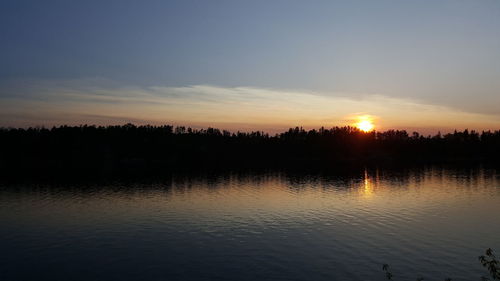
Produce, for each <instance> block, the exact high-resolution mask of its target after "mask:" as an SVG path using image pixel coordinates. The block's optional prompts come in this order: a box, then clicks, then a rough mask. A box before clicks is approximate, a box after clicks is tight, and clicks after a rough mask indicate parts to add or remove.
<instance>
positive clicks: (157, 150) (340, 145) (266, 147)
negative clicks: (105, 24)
mask: <svg viewBox="0 0 500 281" xmlns="http://www.w3.org/2000/svg"><path fill="white" fill-rule="evenodd" d="M0 143H1V146H0V147H1V152H0V153H1V154H0V156H1V163H0V165H1V169H2V173H3V175H4V176H20V175H22V176H26V177H29V176H33V175H40V174H45V175H73V176H74V175H81V176H90V175H95V176H102V175H112V174H141V173H147V174H150V173H159V172H168V171H182V170H191V171H192V170H198V169H199V170H207V169H208V170H210V169H248V168H251V169H252V168H256V169H260V168H290V167H291V168H299V169H311V168H322V167H328V166H342V165H344V166H345V165H356V166H359V165H399V164H436V163H461V164H463V163H482V162H486V163H492V164H495V163H497V162H498V159H499V157H500V131H483V132H475V131H469V130H464V131H459V132H457V131H455V132H454V133H449V134H437V135H434V136H423V135H420V134H419V133H417V132H413V133H411V134H409V133H408V132H406V131H401V130H388V131H385V132H376V131H373V132H369V133H365V132H362V131H360V130H359V129H357V128H354V127H333V128H329V129H327V128H320V129H315V130H304V129H303V128H299V127H296V128H291V129H289V130H288V131H286V132H283V133H280V134H276V135H269V134H267V133H264V132H258V131H257V132H235V133H232V132H229V131H225V130H219V129H215V128H208V129H192V128H187V127H174V126H169V125H165V126H150V125H146V126H135V125H133V124H126V125H123V126H107V127H102V126H89V125H83V126H60V127H53V128H51V129H48V128H28V129H14V128H3V129H0Z"/></svg>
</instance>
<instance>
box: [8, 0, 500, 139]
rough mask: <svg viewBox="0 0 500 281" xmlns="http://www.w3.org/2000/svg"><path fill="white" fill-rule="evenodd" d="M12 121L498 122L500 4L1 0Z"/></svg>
mask: <svg viewBox="0 0 500 281" xmlns="http://www.w3.org/2000/svg"><path fill="white" fill-rule="evenodd" d="M0 35H1V37H0V38H1V40H0V41H1V44H0V65H1V67H0V126H4V127H27V126H53V125H62V124H70V125H78V124H85V123H87V124H98V125H108V124H123V123H126V122H132V123H136V124H156V125H159V124H175V125H186V126H194V127H207V126H214V127H219V128H224V129H230V130H264V131H269V132H277V131H281V130H283V129H286V128H288V127H291V126H304V127H306V128H315V127H316V128H317V127H321V126H325V127H331V126H337V125H338V126H342V125H352V124H354V123H355V122H356V120H357V118H358V117H359V116H369V117H370V118H371V119H372V120H373V121H374V123H375V126H376V127H375V128H376V129H377V130H385V129H391V128H394V129H406V130H409V131H415V130H416V131H420V132H422V133H434V132H437V131H438V130H440V131H442V132H445V131H450V130H453V129H465V128H469V129H476V130H485V129H500V1H496V0H481V1H479V0H476V1H472V0H468V1H462V0H440V1H436V0H428V1H426V0H422V1H396V0H394V1H384V0H380V1H372V0H370V1H290V0H286V1H285V0H283V1H279V0H275V1H187V0H183V1H125V0H120V1H104V0H99V1H91V0H87V1H67V0H61V1H51V0H46V1H35V0H33V1H24V0H3V1H1V2H0Z"/></svg>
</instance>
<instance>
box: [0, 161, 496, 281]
mask: <svg viewBox="0 0 500 281" xmlns="http://www.w3.org/2000/svg"><path fill="white" fill-rule="evenodd" d="M0 225H1V228H0V253H1V255H0V280H120V281H121V280H384V278H383V273H382V272H381V264H382V263H389V264H390V265H391V267H392V268H393V273H394V274H395V276H396V280H414V279H415V278H416V277H418V276H424V277H432V276H435V277H437V278H435V280H444V278H445V277H447V276H450V277H453V280H478V278H479V276H481V275H482V274H483V273H485V271H484V270H483V268H482V267H481V266H480V265H479V262H478V261H477V256H478V255H480V254H483V252H484V250H485V249H486V248H488V247H492V248H493V249H494V250H495V249H496V251H497V253H498V254H500V174H499V173H498V172H497V171H494V170H486V169H479V168H478V169H472V170H460V171H456V170H443V169H437V168H429V169H424V170H409V171H404V172H397V173H396V172H387V171H385V172H384V171H377V170H369V171H366V172H365V171H359V172H357V173H353V174H350V175H349V176H339V175H336V176H334V175H330V176H328V175H321V176H320V175H290V174H282V173H281V174H280V173H269V174H259V175H247V176H242V175H235V174H230V175H227V174H226V175H223V176H210V177H191V178H189V177H186V176H183V177H172V178H170V179H168V180H163V181H160V182H156V183H147V184H138V183H135V184H118V183H117V184H106V185H97V184H96V185H57V186H56V185H52V186H49V185H23V186H20V185H16V186H13V185H10V186H9V185H2V186H0ZM431 279H432V278H431Z"/></svg>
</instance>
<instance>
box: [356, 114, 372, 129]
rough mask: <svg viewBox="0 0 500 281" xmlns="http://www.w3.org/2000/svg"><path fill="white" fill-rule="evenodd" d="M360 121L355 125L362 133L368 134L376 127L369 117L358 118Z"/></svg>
mask: <svg viewBox="0 0 500 281" xmlns="http://www.w3.org/2000/svg"><path fill="white" fill-rule="evenodd" d="M358 119H359V122H358V123H356V124H355V125H356V127H357V128H358V129H360V130H361V131H363V132H365V133H368V132H370V131H372V130H373V129H374V128H375V125H373V121H372V119H371V118H370V117H369V116H360V117H358Z"/></svg>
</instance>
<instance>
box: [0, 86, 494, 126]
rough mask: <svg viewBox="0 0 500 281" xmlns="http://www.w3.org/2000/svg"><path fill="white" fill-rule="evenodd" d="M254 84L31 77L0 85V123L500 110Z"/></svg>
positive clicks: (252, 120) (435, 118)
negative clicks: (179, 84)
mask: <svg viewBox="0 0 500 281" xmlns="http://www.w3.org/2000/svg"><path fill="white" fill-rule="evenodd" d="M343 96H345V95H344V94H343V93H319V92H310V91H296V90H286V89H268V88H255V87H219V86H213V85H192V86H185V87H161V86H151V87H136V86H126V87H125V86H121V85H119V83H115V82H113V81H108V80H99V79H98V80H92V79H90V80H69V81H68V80H66V81H28V82H25V83H24V84H21V85H16V86H15V87H13V86H11V87H10V89H9V87H2V88H1V89H0V99H1V101H2V102H1V104H0V109H1V112H2V113H1V114H0V118H1V122H0V125H1V126H34V125H45V126H52V125H59V124H83V123H92V124H116V123H125V122H134V123H140V124H144V123H151V124H165V123H173V124H184V125H191V126H218V127H224V128H227V129H233V130H234V129H238V128H242V129H264V130H268V131H275V130H281V129H284V128H287V127H290V126H304V127H320V126H326V127H328V126H335V125H350V124H351V123H352V119H353V116H356V115H363V114H370V115H372V116H375V117H376V120H377V126H378V128H380V129H387V128H414V129H417V130H430V129H432V130H449V129H454V128H458V129H461V128H466V127H468V128H476V129H494V128H498V127H500V117H499V116H495V115H483V114H476V113H470V112H463V111H459V110H455V109H452V108H448V107H443V106H437V105H429V104H422V103H419V102H417V101H413V100H408V99H397V98H389V97H386V96H382V95H362V94H359V95H356V96H363V98H359V99H353V98H347V97H343Z"/></svg>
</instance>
